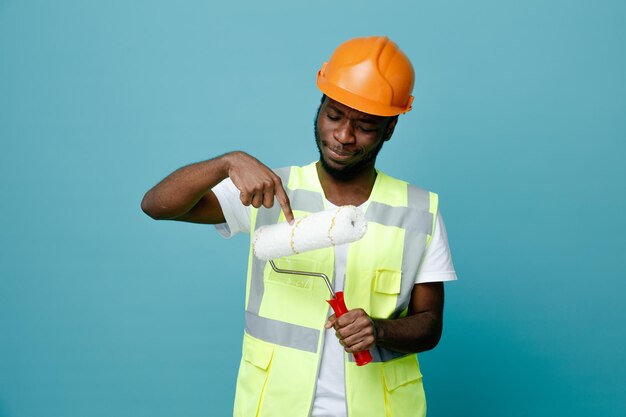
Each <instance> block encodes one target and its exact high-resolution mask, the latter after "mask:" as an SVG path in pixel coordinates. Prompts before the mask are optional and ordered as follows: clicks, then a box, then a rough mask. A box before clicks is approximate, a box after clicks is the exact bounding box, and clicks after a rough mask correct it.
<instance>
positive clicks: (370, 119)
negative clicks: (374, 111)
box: [328, 104, 381, 125]
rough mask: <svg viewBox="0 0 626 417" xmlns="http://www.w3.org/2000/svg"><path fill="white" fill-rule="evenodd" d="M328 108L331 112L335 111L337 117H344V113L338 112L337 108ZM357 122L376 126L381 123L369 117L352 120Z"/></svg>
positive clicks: (331, 106) (330, 105)
mask: <svg viewBox="0 0 626 417" xmlns="http://www.w3.org/2000/svg"><path fill="white" fill-rule="evenodd" d="M328 107H329V108H331V109H332V110H333V111H335V112H336V113H339V115H341V116H344V115H345V114H344V112H342V111H341V110H339V109H338V108H337V107H335V106H333V105H332V104H329V105H328ZM354 120H356V121H357V122H361V123H367V124H371V125H377V124H379V123H380V122H381V120H378V119H374V118H371V117H359V118H357V119H354Z"/></svg>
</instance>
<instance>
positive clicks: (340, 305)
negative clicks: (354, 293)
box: [326, 291, 372, 366]
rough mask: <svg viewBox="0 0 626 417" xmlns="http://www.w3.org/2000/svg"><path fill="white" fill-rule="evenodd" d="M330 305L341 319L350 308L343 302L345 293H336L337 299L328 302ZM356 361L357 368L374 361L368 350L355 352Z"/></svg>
mask: <svg viewBox="0 0 626 417" xmlns="http://www.w3.org/2000/svg"><path fill="white" fill-rule="evenodd" d="M326 301H327V302H328V304H330V306H331V307H332V308H333V311H334V312H335V317H337V318H339V317H341V316H343V315H344V314H345V313H347V312H348V308H347V307H346V303H345V301H343V291H337V292H336V293H335V298H334V299H332V300H326ZM353 355H354V360H355V361H356V364H357V366H363V365H367V364H368V363H370V362H371V361H372V355H370V352H369V351H368V350H362V351H360V352H355V353H354V354H353Z"/></svg>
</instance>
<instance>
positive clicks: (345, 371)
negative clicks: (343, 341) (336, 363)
mask: <svg viewBox="0 0 626 417" xmlns="http://www.w3.org/2000/svg"><path fill="white" fill-rule="evenodd" d="M347 356H348V352H346V351H345V350H344V351H343V393H344V397H343V406H344V407H346V417H350V416H348V384H347V383H346V378H347V377H348V366H347V362H346V357H347Z"/></svg>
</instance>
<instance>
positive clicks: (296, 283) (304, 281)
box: [266, 255, 321, 291]
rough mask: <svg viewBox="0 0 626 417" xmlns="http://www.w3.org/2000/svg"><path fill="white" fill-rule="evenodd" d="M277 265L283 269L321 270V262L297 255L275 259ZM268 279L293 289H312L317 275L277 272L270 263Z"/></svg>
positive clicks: (268, 265) (267, 269)
mask: <svg viewBox="0 0 626 417" xmlns="http://www.w3.org/2000/svg"><path fill="white" fill-rule="evenodd" d="M275 262H276V266H277V267H278V268H281V269H286V270H292V271H305V272H321V271H320V269H319V266H318V265H319V264H318V263H317V262H315V261H314V260H310V259H306V258H302V257H298V256H297V255H296V256H291V257H284V258H281V259H280V260H277V261H275ZM266 271H267V272H266V273H267V275H266V281H267V282H272V283H274V284H279V285H285V286H287V287H289V288H291V289H296V290H306V291H311V290H312V289H313V285H314V283H315V280H320V279H319V278H317V277H309V276H305V275H294V274H285V273H279V272H275V271H274V270H273V269H272V267H271V266H270V264H269V263H268V264H267V267H266Z"/></svg>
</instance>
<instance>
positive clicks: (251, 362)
mask: <svg viewBox="0 0 626 417" xmlns="http://www.w3.org/2000/svg"><path fill="white" fill-rule="evenodd" d="M273 356H274V345H272V344H270V343H266V342H263V341H261V340H258V339H255V338H254V337H252V336H250V335H248V334H247V333H244V336H243V347H242V360H241V365H240V367H239V377H238V379H237V391H236V393H235V412H234V415H235V416H241V417H248V416H256V415H257V414H258V412H259V409H260V408H261V403H262V402H263V394H264V392H265V386H266V384H267V377H268V375H269V369H270V365H271V363H272V357H273Z"/></svg>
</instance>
